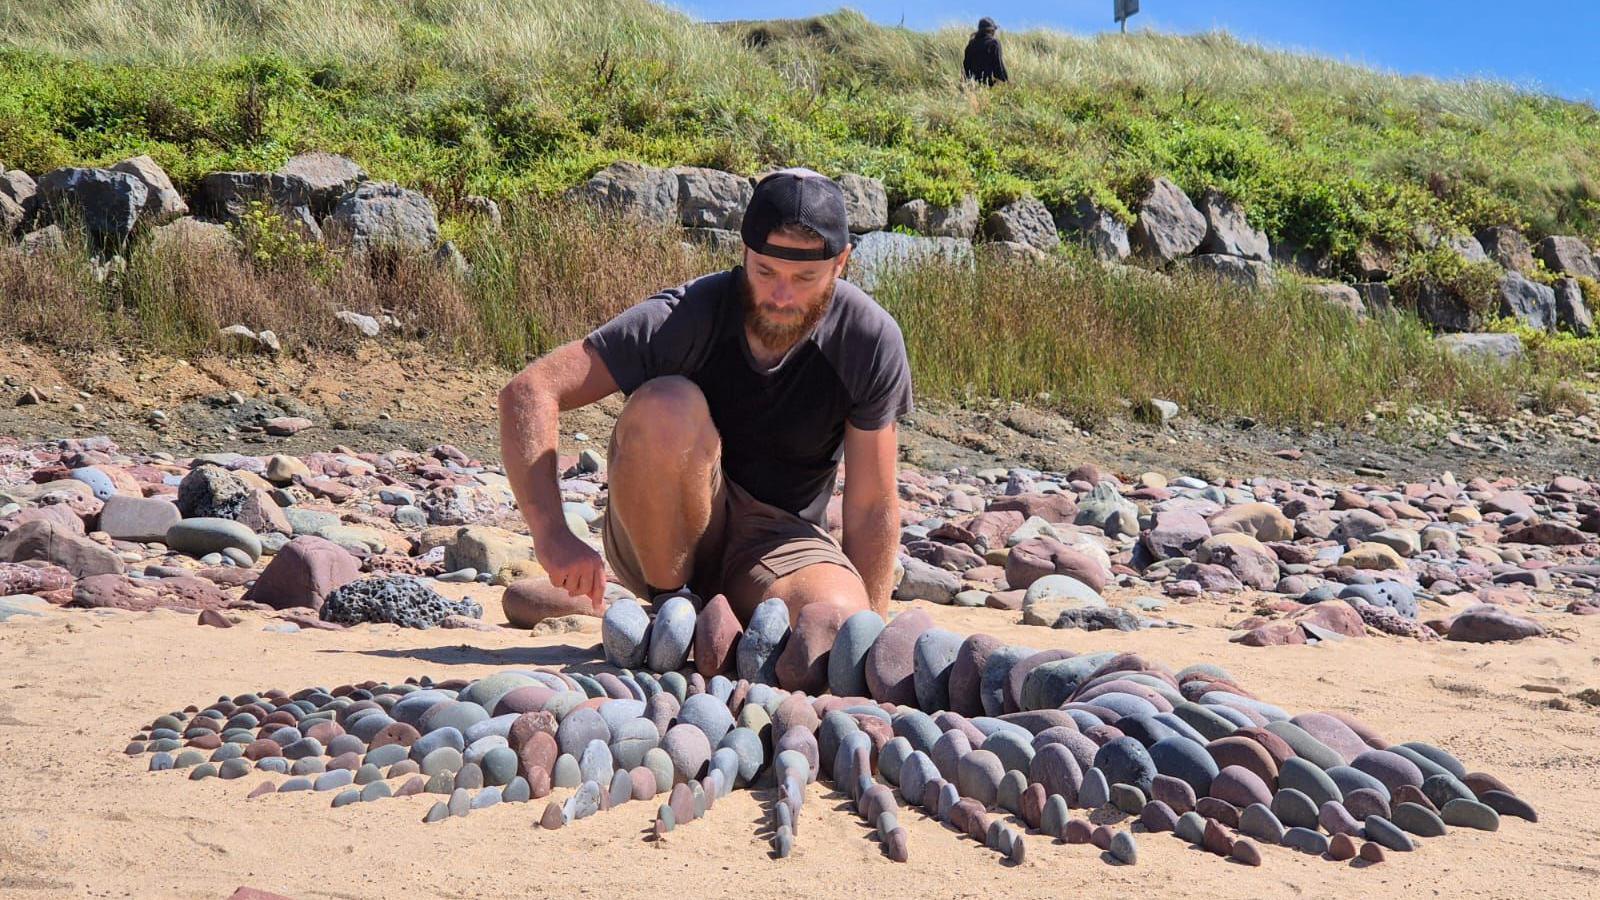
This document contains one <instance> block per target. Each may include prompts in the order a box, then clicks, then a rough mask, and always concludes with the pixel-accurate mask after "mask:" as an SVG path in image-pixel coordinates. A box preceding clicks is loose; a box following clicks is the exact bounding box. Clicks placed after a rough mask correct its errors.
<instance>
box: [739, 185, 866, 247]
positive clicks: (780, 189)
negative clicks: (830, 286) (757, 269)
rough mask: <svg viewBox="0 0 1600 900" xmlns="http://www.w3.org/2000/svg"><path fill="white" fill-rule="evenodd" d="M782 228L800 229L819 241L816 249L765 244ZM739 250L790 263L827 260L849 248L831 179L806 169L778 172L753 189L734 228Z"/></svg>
mask: <svg viewBox="0 0 1600 900" xmlns="http://www.w3.org/2000/svg"><path fill="white" fill-rule="evenodd" d="M784 225H804V226H805V227H807V228H810V229H811V230H812V231H815V232H816V233H817V234H819V235H821V236H822V247H821V249H816V250H801V249H798V248H795V247H777V246H773V245H771V244H769V243H767V236H768V235H769V234H771V233H772V232H773V231H775V230H777V229H778V228H780V227H781V226H784ZM739 236H740V237H741V238H743V239H744V244H745V246H746V247H749V248H750V249H751V250H753V251H755V252H756V253H759V254H761V255H762V256H774V257H777V258H778V259H787V260H792V261H795V262H820V261H822V260H825V259H833V258H834V257H836V256H838V255H839V254H840V253H843V252H844V248H846V247H848V246H850V221H849V215H848V214H847V213H846V212H845V208H844V191H843V190H841V189H840V188H839V185H838V184H837V183H835V182H834V180H833V179H832V178H829V177H827V176H826V175H823V174H820V173H818V172H814V171H812V170H810V169H801V168H794V169H780V170H778V171H776V172H773V173H772V174H771V175H768V176H767V177H765V178H763V179H761V181H760V182H758V183H757V184H756V190H755V194H754V195H752V196H751V198H750V205H749V206H747V207H745V212H744V224H743V225H742V226H740V228H739Z"/></svg>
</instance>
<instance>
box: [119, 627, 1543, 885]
mask: <svg viewBox="0 0 1600 900" xmlns="http://www.w3.org/2000/svg"><path fill="white" fill-rule="evenodd" d="M695 606H696V603H695V598H692V597H690V596H685V595H677V596H671V597H666V598H661V600H660V602H659V604H658V608H657V613H656V615H655V616H654V618H653V620H652V617H651V616H650V615H649V614H648V613H646V612H645V611H644V608H643V607H642V606H640V605H639V604H637V603H636V602H620V603H615V604H613V605H612V607H611V611H610V612H608V614H607V617H606V620H605V627H604V629H603V635H604V643H605V649H606V653H607V656H608V657H609V658H611V659H612V660H613V662H616V661H618V660H619V659H622V660H627V661H629V662H633V663H634V664H635V665H638V664H639V663H640V662H641V661H642V662H645V663H648V664H650V666H651V667H654V665H655V664H658V663H666V664H670V665H672V666H674V667H673V668H670V669H667V670H665V671H660V672H652V671H649V670H648V669H646V668H637V669H631V668H618V669H617V670H616V671H599V672H595V673H594V674H586V673H582V672H576V671H568V672H553V671H521V670H515V671H502V672H498V673H496V674H493V675H490V676H488V677H485V678H481V679H478V680H476V681H466V680H461V679H456V680H451V681H444V682H438V683H435V682H432V681H431V680H428V679H426V678H423V679H417V680H413V681H408V682H406V683H403V684H380V683H363V684H359V685H342V686H340V687H337V688H333V689H331V690H330V689H323V688H307V689H304V690H301V691H298V692H296V693H294V694H292V695H291V694H286V693H284V692H282V691H278V690H268V691H262V692H260V693H253V694H245V695H241V696H237V697H232V698H222V699H219V700H218V701H217V702H215V703H212V704H210V705H209V706H207V707H205V708H203V709H202V708H199V707H197V706H191V707H189V708H188V709H187V710H184V711H182V712H174V713H169V714H167V715H163V716H161V717H159V718H157V719H156V720H155V721H153V722H152V723H150V725H149V726H148V727H147V728H145V729H144V730H142V731H141V732H140V733H139V734H138V735H137V737H136V738H135V739H134V741H133V743H131V744H130V745H129V746H128V747H127V753H128V754H129V755H139V754H145V753H148V754H150V759H149V768H150V769H151V770H157V771H159V770H165V769H181V770H187V771H188V772H189V777H190V778H191V779H202V778H208V777H218V778H224V779H232V778H242V777H245V776H247V775H250V774H251V773H252V772H265V773H271V774H276V775H282V776H287V778H286V780H283V781H281V782H276V781H272V780H269V781H267V782H265V783H263V784H261V785H260V786H259V787H257V788H256V789H255V790H254V791H252V792H251V794H250V796H251V797H258V796H262V795H265V794H271V793H287V792H292V791H303V790H315V791H330V792H331V791H338V792H339V793H337V794H336V795H335V796H334V798H333V801H332V805H333V806H335V807H339V806H344V805H347V804H350V803H356V802H367V801H374V800H380V799H385V798H388V797H390V796H407V795H412V794H419V793H429V794H437V795H440V796H441V797H446V798H447V799H441V800H439V801H437V802H436V803H434V804H433V806H432V807H431V808H430V809H429V810H428V812H427V814H426V816H425V817H424V820H425V821H428V822H434V821H439V820H441V819H444V818H448V817H451V816H463V815H466V814H468V813H469V812H470V811H471V810H473V809H480V808H483V807H486V806H491V805H495V804H498V803H503V802H511V803H514V802H525V801H529V800H533V799H543V798H545V797H549V796H550V795H551V794H552V792H553V791H554V790H556V789H572V793H570V794H568V795H567V796H566V797H565V798H564V800H561V801H559V802H558V801H557V800H556V799H553V798H552V799H551V800H550V801H549V802H548V804H547V806H546V807H545V809H544V811H543V813H542V815H540V816H539V818H538V820H537V822H538V824H539V825H540V826H542V827H544V828H548V829H554V828H560V827H563V826H565V825H568V824H570V823H572V822H575V821H578V820H581V819H584V818H587V817H589V816H592V815H595V814H597V813H600V812H605V811H608V810H612V809H614V808H616V807H619V806H622V805H624V804H627V803H630V802H635V801H640V802H643V801H656V800H657V798H660V797H662V796H663V795H665V796H666V801H665V802H664V803H659V804H658V806H657V809H656V812H655V816H654V819H653V827H652V832H653V834H654V835H655V836H656V837H657V838H658V839H659V838H660V837H661V836H663V835H666V834H667V833H669V832H671V831H672V830H673V829H675V828H677V827H680V826H683V825H686V824H688V823H690V822H693V821H694V820H696V819H698V818H701V817H703V816H705V815H706V814H707V812H708V811H709V810H710V809H711V808H712V807H713V806H714V804H715V802H716V801H717V800H718V799H720V798H722V797H725V796H727V795H728V793H729V792H731V791H732V790H734V789H735V788H740V787H744V788H772V789H774V800H773V802H772V805H771V806H770V808H769V817H768V826H769V827H770V831H771V836H770V840H771V845H772V849H773V855H774V856H775V857H779V858H781V857H785V856H788V855H789V854H790V852H791V851H792V849H793V847H794V844H795V840H796V838H797V835H798V828H799V814H800V810H801V806H802V803H803V802H804V797H805V793H806V785H807V784H810V783H811V782H814V781H817V780H818V779H822V780H825V781H826V782H829V783H831V784H832V785H833V786H834V787H835V788H836V789H837V790H838V791H839V792H840V793H841V794H843V795H845V796H846V797H847V798H848V799H849V801H850V803H851V804H852V807H853V809H854V810H855V811H856V813H857V814H859V815H860V817H861V818H862V820H863V821H864V822H865V823H866V824H868V825H869V826H871V828H872V834H873V835H874V837H875V838H876V840H878V841H879V842H881V844H882V847H883V853H884V855H885V856H886V857H887V858H889V859H891V860H894V861H901V862H903V861H906V860H907V859H908V858H909V850H910V848H909V844H908V835H907V831H906V829H905V827H904V826H903V825H902V824H901V823H900V821H899V817H900V815H901V809H902V804H904V805H906V806H909V807H915V808H919V809H920V810H922V811H923V813H925V814H926V815H928V816H931V817H934V818H937V819H938V820H939V821H941V822H943V823H946V824H948V825H950V826H951V827H953V828H955V829H956V830H958V831H960V832H962V833H964V834H966V835H968V836H970V837H971V838H972V839H973V840H975V841H979V842H982V843H983V844H984V845H985V846H986V847H988V848H990V849H992V850H994V851H996V852H997V853H998V854H999V855H1000V856H1001V857H1002V858H1004V859H1007V860H1011V861H1013V862H1021V861H1023V860H1024V859H1025V858H1026V849H1025V846H1026V844H1025V835H1026V833H1027V832H1029V831H1031V832H1034V833H1037V834H1042V835H1044V836H1046V837H1049V838H1054V839H1057V840H1061V841H1065V842H1068V843H1090V844H1093V845H1095V846H1097V847H1099V848H1101V849H1104V850H1106V851H1107V852H1108V853H1109V854H1110V856H1111V858H1113V859H1115V860H1119V861H1121V862H1123V863H1127V864H1131V863H1134V862H1135V861H1136V859H1137V845H1136V843H1135V839H1134V833H1133V832H1132V831H1130V830H1126V829H1124V830H1116V829H1113V828H1111V827H1110V826H1108V825H1100V826H1098V827H1096V826H1094V825H1091V823H1090V822H1089V821H1088V820H1087V819H1085V818H1074V817H1073V815H1072V810H1074V809H1087V810H1090V811H1094V810H1098V809H1101V808H1103V807H1108V806H1114V807H1116V808H1118V809H1120V810H1122V811H1123V812H1125V813H1127V814H1128V815H1129V816H1130V817H1133V821H1134V822H1136V823H1137V824H1139V825H1140V826H1142V828H1143V830H1144V831H1146V832H1175V833H1176V834H1178V835H1179V836H1181V837H1183V838H1184V839H1186V840H1189V841H1191V842H1193V843H1195V844H1197V845H1200V846H1203V847H1204V848H1206V849H1208V850H1211V851H1213V852H1215V853H1218V854H1220V855H1224V856H1229V857H1231V858H1233V859H1235V860H1237V861H1239V862H1242V863H1245V864H1249V865H1259V864H1261V862H1262V850H1261V845H1263V844H1266V845H1282V846H1284V847H1287V848H1291V849H1295V850H1300V851H1304V852H1309V853H1316V854H1324V855H1326V856H1328V857H1330V858H1333V859H1349V858H1352V857H1354V856H1356V855H1357V854H1359V855H1361V856H1362V858H1364V859H1367V860H1372V861H1376V860H1381V859H1382V858H1383V855H1384V853H1385V851H1406V850H1411V849H1413V848H1414V847H1415V845H1416V842H1417V841H1418V840H1419V839H1423V838H1433V837H1441V836H1444V835H1445V834H1446V833H1447V832H1448V830H1449V828H1451V827H1467V828H1477V829H1483V830H1490V831H1493V830H1497V829H1498V827H1499V823H1500V818H1501V817H1502V816H1516V817H1520V818H1524V819H1527V820H1529V821H1536V820H1537V815H1536V814H1535V812H1534V810H1533V809H1532V807H1531V806H1529V805H1528V804H1527V803H1526V802H1525V801H1523V800H1522V799H1520V798H1519V797H1517V795H1516V794H1515V792H1513V791H1512V790H1511V789H1510V788H1509V787H1507V786H1506V785H1505V784H1504V783H1502V782H1501V781H1500V780H1499V779H1497V778H1495V777H1494V776H1493V775H1489V774H1485V773H1482V772H1469V771H1468V770H1467V769H1466V767H1465V766H1464V765H1463V764H1462V763H1461V762H1460V761H1458V760H1457V759H1456V758H1455V757H1454V756H1453V755H1451V754H1450V753H1449V752H1447V751H1445V750H1443V749H1440V748H1438V747H1435V746H1433V745H1431V744H1428V743H1424V742H1420V741H1409V742H1404V743H1400V742H1395V743H1391V742H1389V741H1386V740H1385V739H1383V738H1382V737H1380V736H1379V735H1378V734H1377V733H1375V732H1374V731H1373V730H1372V729H1370V728H1368V727H1367V726H1365V725H1364V724H1362V723H1361V722H1359V721H1357V720H1355V719H1352V718H1350V717H1348V716H1345V715H1342V714H1339V713H1325V712H1310V713H1302V714H1299V715H1295V716H1290V715H1289V713H1287V712H1285V711H1284V710H1283V709H1281V708H1280V707H1278V706H1275V705H1273V704H1271V703H1269V702H1267V701H1265V700H1262V699H1260V698H1258V697H1257V696H1256V695H1255V694H1253V693H1251V692H1250V691H1248V690H1246V689H1245V688H1243V687H1241V686H1239V685H1238V684H1237V683H1236V682H1235V680H1234V679H1233V678H1232V677H1231V676H1230V675H1229V674H1228V673H1227V672H1226V671H1224V670H1223V669H1221V668H1219V667H1216V666H1213V665H1206V664H1202V665H1194V666H1190V667H1188V668H1185V669H1182V670H1180V671H1177V672H1173V671H1172V670H1170V669H1168V668H1167V667H1165V666H1162V665H1160V664H1157V663H1153V662H1150V661H1147V660H1144V659H1142V658H1141V657H1139V656H1137V655H1134V654H1128V653H1113V652H1109V651H1107V652H1099V653H1085V654H1073V653H1071V652H1069V651H1065V650H1046V651H1035V650H1032V649H1030V648H1026V647H1017V646H1008V645H1004V644H1002V643H1001V642H999V641H997V640H995V639H994V638H992V637H989V636H987V635H983V634H975V635H970V636H965V637H963V636H961V635H956V634H954V633H951V632H947V631H941V630H939V629H935V628H933V627H932V626H931V622H930V621H929V619H928V617H927V616H926V614H925V613H922V612H920V611H917V610H911V611H908V612H904V613H902V614H900V615H899V616H897V617H896V618H895V619H894V620H893V621H891V622H890V623H888V624H887V625H884V624H883V623H882V621H881V620H879V619H878V618H877V617H876V616H875V615H873V614H870V613H866V614H857V615H854V616H850V617H841V616H840V615H839V614H838V613H837V612H834V613H827V612H813V610H816V609H818V607H808V608H807V609H806V610H803V611H802V613H801V615H800V616H799V618H798V621H797V623H796V627H795V629H794V630H793V632H792V633H791V632H790V630H789V627H788V621H789V620H788V613H787V610H786V609H785V608H784V604H783V602H782V601H781V600H768V601H767V602H766V603H764V604H762V606H761V607H760V608H759V609H758V610H757V611H756V613H755V615H754V616H753V617H752V619H751V622H750V627H749V628H748V629H744V630H742V631H741V630H739V629H738V628H737V624H738V623H737V620H733V638H732V639H731V640H730V639H729V637H728V629H727V627H726V626H727V623H726V622H724V621H722V620H721V619H719V616H720V615H721V613H720V612H719V611H720V610H724V609H725V608H726V607H727V602H726V601H725V600H724V599H722V598H720V597H718V598H716V599H714V600H713V601H712V602H711V603H709V604H707V605H706V606H705V609H704V610H702V611H699V612H697V611H696V609H695ZM727 615H728V617H729V618H731V617H732V614H731V611H728V612H727ZM841 619H842V621H841ZM641 620H642V627H641ZM818 620H822V621H824V622H825V623H831V624H828V625H826V626H825V627H820V628H818V627H816V626H815V622H816V621H818ZM824 636H826V637H827V638H828V639H827V640H823V639H822V638H823V637H824ZM797 647H799V648H801V649H798V650H797V649H796V648H797ZM691 649H692V651H693V653H694V659H693V663H694V666H693V667H692V668H691V667H689V666H688V662H689V660H688V659H687V658H686V657H687V656H688V654H689V652H690V651H691ZM708 668H709V669H710V670H711V671H710V674H709V676H708V675H707V674H706V671H707V669H708ZM725 670H726V671H729V672H731V673H732V674H734V675H736V676H737V680H733V679H732V678H730V677H729V676H728V675H727V674H724V671H725ZM735 670H736V671H735ZM686 673H687V674H686ZM750 676H755V677H753V678H752V677H750ZM793 684H805V685H807V686H812V685H817V684H821V685H823V687H824V688H826V687H829V686H831V687H835V688H844V690H843V691H838V692H836V693H833V694H825V693H822V692H821V691H820V690H819V691H817V692H815V693H813V692H812V691H808V690H802V689H797V688H793V687H788V686H786V685H793ZM397 779H405V781H404V782H403V784H401V785H400V786H399V787H398V789H395V788H392V787H391V786H390V784H389V782H390V781H394V780H397ZM997 811H999V814H998V815H997V814H996V812H997ZM1010 817H1015V818H1014V819H1013V818H1010Z"/></svg>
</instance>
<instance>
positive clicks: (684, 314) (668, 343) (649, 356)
mask: <svg viewBox="0 0 1600 900" xmlns="http://www.w3.org/2000/svg"><path fill="white" fill-rule="evenodd" d="M705 287H706V286H705V285H703V284H699V283H698V282H690V283H688V284H684V285H679V286H678V287H675V288H669V289H667V290H664V291H662V292H661V293H659V294H656V295H654V296H652V297H650V298H648V299H646V300H644V301H642V302H640V303H637V304H635V305H633V306H631V307H629V308H628V309H626V310H623V311H622V312H621V313H620V314H618V315H617V316H616V318H614V319H612V320H611V321H609V322H607V323H605V324H604V325H601V326H600V327H599V328H596V329H595V330H594V331H591V332H589V335H588V337H586V338H585V339H584V342H585V343H586V344H588V345H589V347H591V348H592V349H593V350H594V351H595V353H596V354H598V355H599V357H600V361H601V362H603V363H605V365H606V369H607V370H609V371H610V372H611V378H612V380H614V381H616V383H617V387H618V388H620V389H621V390H622V393H624V394H632V393H633V392H634V391H635V390H637V389H638V388H639V386H640V385H642V384H644V383H645V382H646V381H649V380H650V379H652V378H660V377H662V376H664V375H683V374H687V373H688V372H689V371H690V369H691V367H692V362H693V360H694V357H695V354H696V353H697V352H698V351H699V350H700V349H701V348H702V347H703V346H704V344H705V342H706V340H707V339H708V337H709V334H708V332H709V329H710V324H711V320H710V312H711V307H710V304H709V303H708V300H709V298H708V297H706V296H705V293H706V292H705V291H704V290H703V289H704V288H705Z"/></svg>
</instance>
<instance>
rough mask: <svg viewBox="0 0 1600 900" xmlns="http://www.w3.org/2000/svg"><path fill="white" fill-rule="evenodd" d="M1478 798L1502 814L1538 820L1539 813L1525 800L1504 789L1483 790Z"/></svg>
mask: <svg viewBox="0 0 1600 900" xmlns="http://www.w3.org/2000/svg"><path fill="white" fill-rule="evenodd" d="M1478 800H1479V801H1480V802H1482V803H1483V805H1484V806H1487V807H1489V808H1490V809H1492V810H1494V811H1495V812H1497V813H1499V814H1500V815H1502V816H1515V817H1516V818H1519V819H1526V820H1527V821H1529V822H1537V821H1539V813H1538V812H1537V811H1536V810H1534V808H1533V806H1532V805H1530V804H1529V803H1528V802H1527V801H1526V800H1523V799H1522V798H1521V797H1518V796H1516V795H1515V794H1509V793H1507V792H1505V791H1484V792H1483V793H1482V794H1479V795H1478Z"/></svg>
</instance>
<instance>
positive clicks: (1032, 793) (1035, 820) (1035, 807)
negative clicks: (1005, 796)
mask: <svg viewBox="0 0 1600 900" xmlns="http://www.w3.org/2000/svg"><path fill="white" fill-rule="evenodd" d="M1049 799H1050V798H1049V797H1047V796H1045V793H1044V785H1042V784H1039V783H1038V782H1034V783H1033V784H1030V785H1028V789H1027V790H1025V791H1023V792H1022V800H1021V802H1020V804H1019V805H1018V807H1017V808H1018V809H1019V810H1020V811H1021V816H1022V821H1024V822H1026V823H1028V827H1029V828H1032V829H1035V830H1037V829H1038V828H1039V823H1040V822H1042V821H1044V805H1045V802H1046V801H1047V800H1049Z"/></svg>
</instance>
